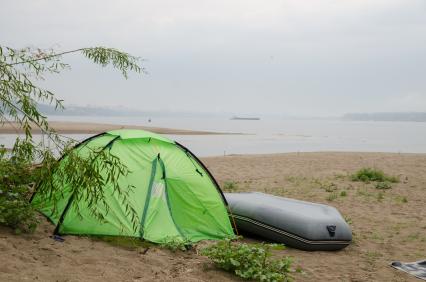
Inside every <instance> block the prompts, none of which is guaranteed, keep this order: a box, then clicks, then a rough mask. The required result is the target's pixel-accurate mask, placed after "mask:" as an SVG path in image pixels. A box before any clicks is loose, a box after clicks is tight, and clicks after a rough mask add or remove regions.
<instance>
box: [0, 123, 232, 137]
mask: <svg viewBox="0 0 426 282" xmlns="http://www.w3.org/2000/svg"><path fill="white" fill-rule="evenodd" d="M49 125H50V126H51V127H52V128H53V129H54V130H55V131H56V132H57V133H60V134H97V133H102V132H105V131H109V130H115V129H124V128H126V129H141V130H148V131H151V132H155V133H158V134H172V135H212V134H238V133H224V132H211V131H196V130H185V129H172V128H163V127H150V126H138V125H117V124H103V123H87V122H68V121H50V122H49ZM22 132H23V131H22V129H21V128H20V127H19V125H18V124H17V123H5V124H2V125H0V134H16V133H22ZM32 133H34V134H38V133H41V130H40V129H39V128H37V127H36V126H33V129H32Z"/></svg>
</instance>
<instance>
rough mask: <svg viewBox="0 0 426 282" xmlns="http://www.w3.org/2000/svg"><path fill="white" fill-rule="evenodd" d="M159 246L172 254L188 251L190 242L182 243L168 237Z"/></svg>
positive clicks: (177, 239)
mask: <svg viewBox="0 0 426 282" xmlns="http://www.w3.org/2000/svg"><path fill="white" fill-rule="evenodd" d="M160 246H161V247H163V248H166V249H169V250H170V251H172V252H176V251H186V250H189V249H190V248H191V246H192V245H191V242H190V241H182V240H181V239H179V238H173V237H170V238H167V242H165V243H161V244H160Z"/></svg>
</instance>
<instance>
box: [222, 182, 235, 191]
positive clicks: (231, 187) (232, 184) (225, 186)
mask: <svg viewBox="0 0 426 282" xmlns="http://www.w3.org/2000/svg"><path fill="white" fill-rule="evenodd" d="M236 189H237V184H236V183H235V182H234V181H225V182H224V183H223V190H225V191H226V192H233V191H235V190H236Z"/></svg>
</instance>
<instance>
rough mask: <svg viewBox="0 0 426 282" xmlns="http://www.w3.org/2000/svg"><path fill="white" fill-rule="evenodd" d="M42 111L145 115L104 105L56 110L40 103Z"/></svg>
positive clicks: (74, 114)
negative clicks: (104, 106)
mask: <svg viewBox="0 0 426 282" xmlns="http://www.w3.org/2000/svg"><path fill="white" fill-rule="evenodd" d="M38 108H39V109H40V112H42V113H43V114H45V115H50V116H51V115H61V116H132V115H143V114H144V113H143V112H141V111H135V110H129V109H125V108H120V107H118V108H103V107H82V106H68V105H66V106H65V109H64V110H55V107H53V106H50V105H44V104H39V105H38Z"/></svg>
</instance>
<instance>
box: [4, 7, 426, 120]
mask: <svg viewBox="0 0 426 282" xmlns="http://www.w3.org/2000/svg"><path fill="white" fill-rule="evenodd" d="M0 7H1V9H0V39H1V40H0V41H1V43H0V44H2V45H7V46H11V47H16V48H19V47H24V46H37V47H38V46H40V47H43V48H48V47H56V48H58V49H59V50H68V49H73V48H79V47H87V46H98V45H99V46H108V47H115V48H119V49H121V50H124V51H127V52H130V53H131V54H133V55H137V56H141V57H143V58H144V59H146V62H145V63H144V66H145V67H146V69H147V71H148V72H149V74H148V75H141V76H135V75H132V76H131V77H130V78H129V79H128V80H125V79H123V78H122V77H121V76H120V74H119V73H118V72H114V71H112V70H111V69H102V68H100V67H98V66H94V65H93V64H90V63H88V61H87V60H85V59H83V58H82V57H81V56H75V55H72V56H69V57H65V58H64V59H65V61H66V62H68V63H70V64H71V65H72V70H71V71H67V72H65V73H63V74H61V75H60V76H57V77H50V78H49V79H48V80H47V81H46V82H44V84H43V85H45V86H46V87H49V88H50V89H52V90H55V91H56V93H57V94H58V95H59V97H61V98H63V99H65V101H66V103H68V104H78V105H99V106H115V105H122V106H126V107H130V108H134V109H140V110H149V111H152V110H168V111H171V110H173V111H192V112H215V113H220V112H231V113H235V114H250V113H259V114H262V113H273V114H289V115H300V116H331V115H340V114H342V113H345V112H370V111H374V112H376V111H426V1H425V0H303V1H301V0H289V1H275V0H268V1H251V0H240V1H233V0H214V1H203V0H187V1H185V0H182V1H176V0H169V1H167V0H156V1H142V0H135V1H117V0H115V1H106V0H93V1H87V0H79V1H75V0H74V1H60V0H55V1H53V0H51V1H42V0H27V1H21V0H13V1H2V4H1V6H0Z"/></svg>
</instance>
